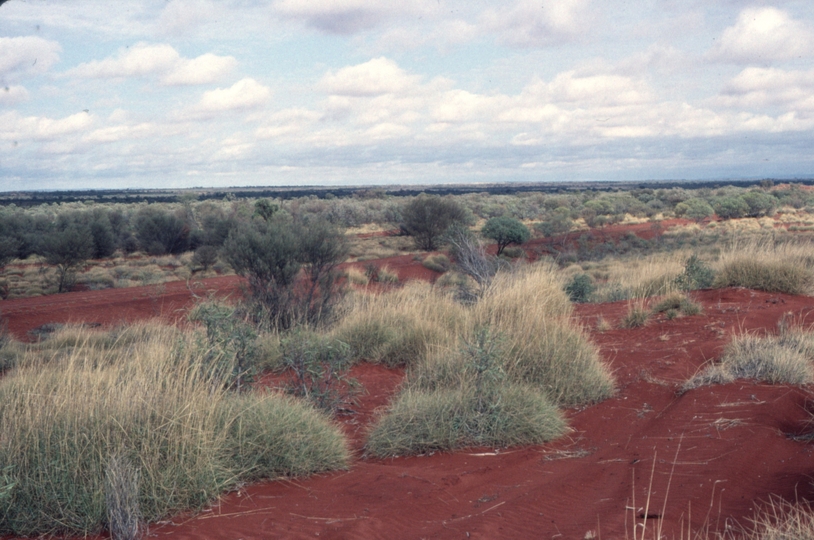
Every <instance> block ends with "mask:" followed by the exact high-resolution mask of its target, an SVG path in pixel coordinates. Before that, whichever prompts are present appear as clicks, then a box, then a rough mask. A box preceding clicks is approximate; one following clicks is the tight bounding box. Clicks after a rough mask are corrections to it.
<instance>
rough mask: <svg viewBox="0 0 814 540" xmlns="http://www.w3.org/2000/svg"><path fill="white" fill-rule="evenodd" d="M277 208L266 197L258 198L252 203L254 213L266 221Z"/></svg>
mask: <svg viewBox="0 0 814 540" xmlns="http://www.w3.org/2000/svg"><path fill="white" fill-rule="evenodd" d="M279 209H280V207H279V206H277V205H276V204H273V203H272V202H271V201H269V200H268V199H258V200H257V201H255V203H254V215H256V216H258V217H260V218H261V219H262V220H263V221H266V222H268V221H270V220H271V218H272V216H274V213H275V212H277V210H279Z"/></svg>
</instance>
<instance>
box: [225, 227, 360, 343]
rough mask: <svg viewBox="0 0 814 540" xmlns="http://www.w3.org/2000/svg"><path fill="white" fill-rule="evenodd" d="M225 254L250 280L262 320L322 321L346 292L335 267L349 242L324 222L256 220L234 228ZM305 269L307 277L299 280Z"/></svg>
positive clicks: (281, 324)
mask: <svg viewBox="0 0 814 540" xmlns="http://www.w3.org/2000/svg"><path fill="white" fill-rule="evenodd" d="M223 254H224V257H225V258H226V260H227V261H228V262H229V264H230V265H231V266H232V268H234V269H235V271H236V272H237V273H238V274H241V275H243V276H245V277H246V278H247V279H248V280H249V286H250V287H251V292H252V298H253V300H254V301H255V302H256V303H257V306H256V307H258V308H259V311H260V314H259V315H258V317H257V319H258V322H260V320H261V319H262V320H265V321H266V322H267V323H268V324H270V325H272V326H274V327H278V328H289V327H291V326H292V325H293V324H295V323H296V322H300V321H302V322H309V323H318V322H320V321H323V320H325V319H326V318H328V317H329V316H330V313H331V309H332V307H333V306H334V304H335V303H336V302H337V300H338V299H339V298H340V297H341V294H342V289H341V288H340V287H339V285H338V283H337V278H338V273H337V271H336V267H337V265H338V264H339V263H341V262H342V261H343V260H344V259H345V257H346V254H347V241H346V239H345V236H344V235H343V234H341V233H340V232H339V231H337V230H336V228H335V227H333V226H332V225H330V224H328V223H326V222H324V221H319V220H315V221H312V222H311V223H295V222H292V221H291V220H289V219H287V218H284V217H279V218H278V217H275V218H274V219H272V220H271V221H269V222H266V221H264V220H254V221H253V222H252V223H247V224H243V225H241V226H239V227H237V228H235V229H234V230H232V232H231V233H230V234H229V238H228V241H227V242H226V246H225V248H224V251H223ZM302 268H305V274H306V278H307V279H306V280H305V281H304V282H301V283H297V282H296V281H297V280H296V278H297V274H298V273H299V271H300V269H302Z"/></svg>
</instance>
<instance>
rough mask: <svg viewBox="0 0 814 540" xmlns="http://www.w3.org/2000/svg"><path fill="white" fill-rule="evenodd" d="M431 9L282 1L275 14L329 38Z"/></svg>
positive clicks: (375, 0) (339, 0)
mask: <svg viewBox="0 0 814 540" xmlns="http://www.w3.org/2000/svg"><path fill="white" fill-rule="evenodd" d="M429 9H431V3H429V2H427V0H415V1H413V2H405V3H389V2H381V1H380V0H278V1H277V2H275V3H274V12H275V13H276V14H277V15H278V16H280V17H282V18H287V19H295V20H300V21H302V22H304V23H305V24H307V25H308V26H311V27H313V28H316V29H317V30H320V31H322V32H326V33H328V34H340V35H348V34H354V33H356V32H360V31H362V30H369V29H371V28H374V27H376V26H378V25H380V24H381V23H383V22H385V21H387V20H389V19H392V18H394V17H398V16H400V15H405V14H417V13H423V12H426V11H428V10H429Z"/></svg>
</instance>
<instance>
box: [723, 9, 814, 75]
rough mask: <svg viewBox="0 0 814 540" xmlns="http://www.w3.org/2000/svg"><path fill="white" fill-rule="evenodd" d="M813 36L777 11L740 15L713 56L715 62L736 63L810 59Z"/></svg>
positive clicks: (724, 33) (760, 10)
mask: <svg viewBox="0 0 814 540" xmlns="http://www.w3.org/2000/svg"><path fill="white" fill-rule="evenodd" d="M812 47H814V36H813V35H812V32H811V30H810V29H809V28H807V27H806V26H805V25H804V24H803V23H801V22H799V21H796V20H794V19H792V18H791V17H790V16H789V15H788V13H786V12H784V11H781V10H779V9H777V8H774V7H753V8H747V9H744V10H743V11H741V13H740V15H738V20H737V22H736V23H735V25H734V26H730V27H729V28H727V29H726V30H724V32H723V35H722V36H721V39H720V41H719V43H718V45H717V46H715V47H714V48H713V49H712V50H711V51H710V52H709V57H710V58H711V59H713V60H721V61H728V62H736V63H754V62H770V61H772V60H788V59H791V58H797V57H799V56H803V57H810V56H811V55H812V53H813V52H814V51H812Z"/></svg>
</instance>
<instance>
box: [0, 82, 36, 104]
mask: <svg viewBox="0 0 814 540" xmlns="http://www.w3.org/2000/svg"><path fill="white" fill-rule="evenodd" d="M30 97H31V95H30V94H29V93H28V90H26V89H25V87H23V86H13V85H12V86H4V87H2V88H0V105H4V106H8V105H17V104H18V103H22V102H24V101H28V99H29V98H30Z"/></svg>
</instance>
